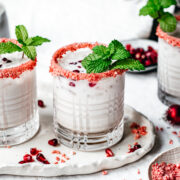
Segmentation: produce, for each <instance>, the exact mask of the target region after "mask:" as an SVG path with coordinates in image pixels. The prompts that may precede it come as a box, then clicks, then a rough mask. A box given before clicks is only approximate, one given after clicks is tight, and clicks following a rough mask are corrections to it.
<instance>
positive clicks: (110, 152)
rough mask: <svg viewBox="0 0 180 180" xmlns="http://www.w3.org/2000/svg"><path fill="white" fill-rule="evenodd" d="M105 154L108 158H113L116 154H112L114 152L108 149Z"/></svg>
mask: <svg viewBox="0 0 180 180" xmlns="http://www.w3.org/2000/svg"><path fill="white" fill-rule="evenodd" d="M105 152H106V156H107V157H112V156H114V153H113V152H112V150H111V149H110V148H107V149H106V150H105Z"/></svg>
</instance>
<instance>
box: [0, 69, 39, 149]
mask: <svg viewBox="0 0 180 180" xmlns="http://www.w3.org/2000/svg"><path fill="white" fill-rule="evenodd" d="M38 129H39V117H38V111H37V100H36V70H35V69H34V70H32V71H25V72H24V73H23V74H21V75H20V77H19V78H15V79H12V78H3V79H0V146H9V145H15V144H19V143H22V142H24V141H26V140H28V139H30V138H32V137H33V136H34V135H35V134H36V132H37V131H38Z"/></svg>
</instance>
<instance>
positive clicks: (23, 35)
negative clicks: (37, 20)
mask: <svg viewBox="0 0 180 180" xmlns="http://www.w3.org/2000/svg"><path fill="white" fill-rule="evenodd" d="M15 34H16V37H17V41H18V42H19V43H20V44H21V45H22V46H21V47H19V46H18V45H16V44H14V43H12V42H10V41H9V42H6V43H3V42H2V43H0V54H5V53H13V52H16V51H18V52H21V51H22V52H23V54H22V58H23V57H24V54H25V55H26V56H27V57H28V58H30V59H31V60H35V59H36V56H37V53H36V48H35V46H40V45H42V44H43V43H45V42H50V40H49V39H47V38H43V37H40V36H35V37H29V35H28V31H27V29H26V27H25V26H24V25H18V26H16V28H15Z"/></svg>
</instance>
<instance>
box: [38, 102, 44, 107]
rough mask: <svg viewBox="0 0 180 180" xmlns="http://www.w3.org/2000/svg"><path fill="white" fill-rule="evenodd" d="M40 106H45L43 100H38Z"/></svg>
mask: <svg viewBox="0 0 180 180" xmlns="http://www.w3.org/2000/svg"><path fill="white" fill-rule="evenodd" d="M38 106H39V107H41V108H43V107H45V105H44V102H43V101H42V100H38Z"/></svg>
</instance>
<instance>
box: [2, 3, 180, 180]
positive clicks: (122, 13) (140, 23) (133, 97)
mask: <svg viewBox="0 0 180 180" xmlns="http://www.w3.org/2000/svg"><path fill="white" fill-rule="evenodd" d="M0 2H2V3H3V4H4V5H5V8H6V10H7V14H8V18H9V24H10V32H11V36H12V37H15V36H14V29H15V25H17V24H24V25H25V26H26V27H27V29H28V31H29V34H30V36H33V35H41V36H44V37H48V38H49V39H51V41H52V42H51V43H50V44H46V45H43V46H42V47H40V48H39V49H38V61H39V63H38V66H39V69H40V71H38V81H40V80H41V81H44V82H46V83H47V84H48V83H49V84H50V85H51V84H52V78H51V76H50V75H49V74H48V66H49V64H50V59H51V56H52V54H53V52H54V51H55V50H56V49H57V48H59V47H60V46H62V45H66V44H69V43H72V42H80V41H100V42H105V43H107V42H109V41H111V40H112V39H119V40H125V39H134V38H145V37H147V36H148V35H149V33H150V29H151V25H152V20H151V19H150V18H149V17H139V16H138V11H139V8H140V7H142V6H143V5H144V4H145V1H144V0H0ZM45 74H46V77H47V78H43V77H44V75H45ZM40 77H41V78H40ZM40 91H41V90H39V96H41V92H40ZM42 98H43V97H42ZM125 103H127V104H129V105H131V106H133V107H134V108H136V109H137V110H138V111H141V112H142V113H143V114H145V115H146V116H147V117H148V118H149V119H150V120H151V121H153V123H154V124H155V125H159V126H160V127H164V132H163V133H160V132H159V133H158V137H157V143H156V146H155V148H154V149H153V151H151V152H150V153H149V154H148V155H147V156H145V157H144V158H143V159H141V160H140V161H138V162H136V163H133V164H130V165H128V166H125V167H122V168H119V169H115V170H109V171H108V172H109V174H108V175H107V176H103V175H101V173H95V174H92V175H83V176H69V177H59V178H55V177H54V178H49V179H53V180H55V179H64V180H71V179H78V180H83V179H86V180H90V179H98V180H108V179H113V180H116V179H118V180H136V179H137V180H138V179H140V178H142V179H143V180H146V179H147V176H146V175H147V167H148V164H149V163H150V161H151V160H152V159H153V158H154V157H155V156H156V155H157V154H158V153H160V152H162V151H164V150H167V149H169V148H171V147H175V146H178V145H179V141H178V139H177V138H176V137H175V136H174V135H172V134H171V131H172V127H171V129H167V125H166V124H165V123H164V122H163V121H162V120H160V119H161V118H162V115H163V113H164V111H165V110H166V109H167V107H166V106H164V105H163V104H162V103H161V102H160V101H159V100H158V97H157V78H156V72H152V73H146V74H141V75H139V74H127V76H126V95H125ZM170 139H173V140H174V144H173V145H169V140H170ZM138 168H139V169H140V172H141V174H140V175H138V174H137V169H138ZM0 178H1V179H2V180H6V179H17V180H18V179H28V180H30V179H33V180H35V179H39V180H40V179H45V178H41V177H36V178H34V177H32V178H30V177H27V178H25V177H22V178H21V177H18V176H0Z"/></svg>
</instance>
